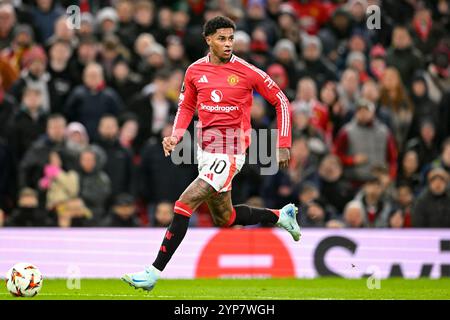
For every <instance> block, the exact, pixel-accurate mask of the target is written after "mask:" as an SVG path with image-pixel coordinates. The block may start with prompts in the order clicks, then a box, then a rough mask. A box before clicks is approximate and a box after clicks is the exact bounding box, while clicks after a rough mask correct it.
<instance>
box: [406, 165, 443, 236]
mask: <svg viewBox="0 0 450 320" xmlns="http://www.w3.org/2000/svg"><path fill="white" fill-rule="evenodd" d="M412 224H413V226H414V227H418V228H450V189H449V175H448V173H447V172H446V171H445V170H444V169H443V168H440V167H436V168H434V169H432V170H431V171H430V172H429V173H428V188H427V189H426V190H425V191H424V192H423V193H422V194H421V195H420V196H419V197H418V199H417V202H416V205H415V207H414V210H413V214H412Z"/></svg>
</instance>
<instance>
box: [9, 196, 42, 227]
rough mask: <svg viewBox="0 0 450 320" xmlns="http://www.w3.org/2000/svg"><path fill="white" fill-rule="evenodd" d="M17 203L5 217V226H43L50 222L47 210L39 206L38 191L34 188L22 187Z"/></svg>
mask: <svg viewBox="0 0 450 320" xmlns="http://www.w3.org/2000/svg"><path fill="white" fill-rule="evenodd" d="M17 204H18V207H17V208H16V209H14V210H13V211H12V212H11V214H10V215H9V216H8V217H7V220H6V225H7V226H11V227H45V226H48V225H49V224H50V220H49V217H48V215H47V212H46V211H45V210H42V209H41V208H40V207H39V199H38V193H37V192H36V191H35V190H33V189H31V188H24V189H22V190H21V191H20V195H19V199H18V202H17Z"/></svg>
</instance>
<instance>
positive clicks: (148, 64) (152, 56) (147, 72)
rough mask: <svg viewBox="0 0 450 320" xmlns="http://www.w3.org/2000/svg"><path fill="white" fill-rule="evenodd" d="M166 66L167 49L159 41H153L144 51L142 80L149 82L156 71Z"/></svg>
mask: <svg viewBox="0 0 450 320" xmlns="http://www.w3.org/2000/svg"><path fill="white" fill-rule="evenodd" d="M167 68H168V60H167V50H166V49H165V48H164V46H162V45H161V44H159V43H155V44H153V45H152V47H151V48H150V49H149V50H148V51H147V52H146V56H145V65H144V68H143V69H142V72H143V75H144V77H143V78H144V82H145V83H149V82H151V81H153V80H154V76H155V74H156V73H158V71H162V70H164V69H167Z"/></svg>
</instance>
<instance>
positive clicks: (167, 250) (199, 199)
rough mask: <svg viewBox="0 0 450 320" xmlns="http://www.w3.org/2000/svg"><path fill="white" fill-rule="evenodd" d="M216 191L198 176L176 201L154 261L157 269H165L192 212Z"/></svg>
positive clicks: (184, 233) (181, 238) (186, 227)
mask: <svg viewBox="0 0 450 320" xmlns="http://www.w3.org/2000/svg"><path fill="white" fill-rule="evenodd" d="M214 192H215V190H214V188H213V187H211V186H210V185H209V184H208V183H207V182H205V181H204V180H202V179H199V178H197V179H195V180H194V181H193V182H192V183H191V184H190V185H189V187H187V189H186V190H185V191H184V192H183V194H182V195H181V196H180V199H179V200H178V201H177V202H175V207H174V216H173V220H172V223H171V224H170V226H169V228H168V229H167V231H166V234H165V236H164V240H163V242H162V244H161V247H160V249H159V253H158V256H157V257H156V259H155V262H153V266H154V267H155V268H156V269H157V270H159V271H163V270H164V268H165V267H166V265H167V263H168V262H169V260H170V258H171V257H172V255H173V254H174V253H175V251H176V249H177V248H178V246H179V245H180V243H181V241H183V239H184V236H185V235H186V232H187V229H188V226H189V219H190V217H191V215H192V212H193V211H194V210H196V209H197V208H198V206H199V205H200V204H202V203H203V202H205V201H206V200H207V199H208V198H209V197H210V196H211V195H212V194H213V193H214Z"/></svg>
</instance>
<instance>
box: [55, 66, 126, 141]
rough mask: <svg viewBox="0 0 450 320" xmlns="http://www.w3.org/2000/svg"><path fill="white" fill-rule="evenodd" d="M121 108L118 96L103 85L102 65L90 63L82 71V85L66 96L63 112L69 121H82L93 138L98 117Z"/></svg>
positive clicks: (116, 111) (113, 112) (117, 112)
mask: <svg viewBox="0 0 450 320" xmlns="http://www.w3.org/2000/svg"><path fill="white" fill-rule="evenodd" d="M122 108H123V106H122V101H121V99H120V97H119V96H118V95H117V93H116V92H115V91H114V90H113V89H111V88H110V87H107V86H106V85H105V80H104V77H103V69H102V67H101V66H100V65H99V64H97V63H90V64H88V65H87V66H86V68H85V69H84V72H83V85H79V86H77V87H76V88H75V89H74V91H73V92H72V93H71V94H70V95H69V97H68V98H67V101H66V104H65V106H64V113H65V114H66V116H67V118H68V120H69V121H71V122H72V121H77V122H80V123H82V124H83V125H84V126H85V127H86V130H87V132H88V135H89V138H91V139H95V138H96V137H97V135H96V131H97V127H98V123H99V121H100V118H101V117H102V116H103V115H104V114H107V113H109V114H113V115H116V116H117V115H118V114H119V113H120V112H121V110H122Z"/></svg>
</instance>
